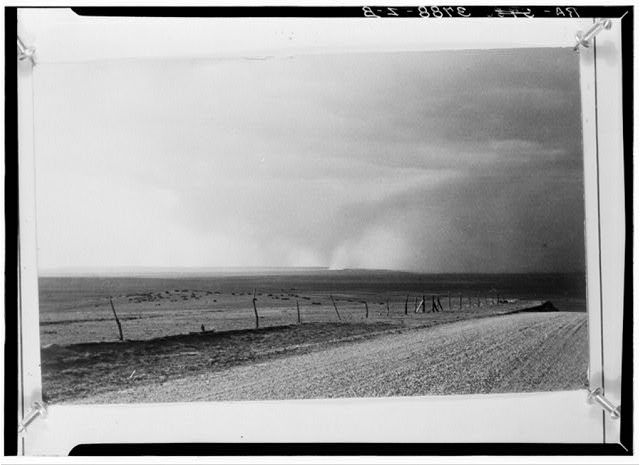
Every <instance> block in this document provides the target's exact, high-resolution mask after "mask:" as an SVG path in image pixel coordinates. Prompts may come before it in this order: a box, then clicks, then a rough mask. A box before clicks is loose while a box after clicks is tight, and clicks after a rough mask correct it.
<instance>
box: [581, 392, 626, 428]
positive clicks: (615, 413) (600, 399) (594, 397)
mask: <svg viewBox="0 0 640 465" xmlns="http://www.w3.org/2000/svg"><path fill="white" fill-rule="evenodd" d="M588 400H589V402H590V403H594V402H595V403H597V404H599V405H600V406H601V407H602V408H603V409H604V410H605V411H607V412H608V413H609V415H611V418H612V419H613V420H618V419H620V406H617V407H616V406H615V405H614V404H613V403H612V402H611V401H610V400H609V399H607V398H606V397H605V396H604V395H602V388H600V387H597V388H595V389H592V390H591V391H589V397H588Z"/></svg>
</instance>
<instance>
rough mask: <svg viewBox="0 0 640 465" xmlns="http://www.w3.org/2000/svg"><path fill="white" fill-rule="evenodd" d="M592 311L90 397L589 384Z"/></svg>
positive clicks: (394, 340)
mask: <svg viewBox="0 0 640 465" xmlns="http://www.w3.org/2000/svg"><path fill="white" fill-rule="evenodd" d="M587 354H588V350H587V333H586V315H585V314H579V313H567V312H557V313H556V312H553V313H537V312H531V313H518V314H512V315H504V316H496V317H490V318H485V319H482V320H477V321H463V322H457V323H451V324H447V325H440V326H436V327H433V328H420V329H415V328H414V329H412V330H405V331H401V332H399V333H396V334H387V335H383V336H379V337H376V338H373V339H369V340H355V339H354V340H351V341H349V342H345V343H343V344H341V345H338V346H334V347H328V348H325V349H323V350H318V351H314V352H309V353H305V354H298V355H293V356H290V357H278V358H273V359H269V360H266V361H262V360H261V363H254V364H246V365H242V366H236V367H232V368H227V369H223V370H219V371H208V370H205V371H203V372H201V373H198V374H194V375H190V376H184V377H181V378H178V379H174V380H170V381H167V382H160V383H149V384H141V385H138V386H133V387H127V388H124V389H122V390H120V391H111V392H105V393H102V394H97V395H94V396H89V397H87V398H85V399H83V400H82V402H87V403H124V402H180V401H184V400H186V399H188V400H193V401H220V400H258V399H301V398H332V397H377V396H412V395H431V394H436V395H437V394H475V393H490V392H522V391H545V390H561V389H565V390H566V389H580V388H583V387H585V385H586V384H585V383H586V372H587V371H586V370H587Z"/></svg>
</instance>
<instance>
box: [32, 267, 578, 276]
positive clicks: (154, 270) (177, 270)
mask: <svg viewBox="0 0 640 465" xmlns="http://www.w3.org/2000/svg"><path fill="white" fill-rule="evenodd" d="M296 271H306V272H313V271H322V272H355V271H358V272H387V273H407V274H437V275H470V274H471V275H523V274H586V270H572V271H571V270H569V271H490V272H482V271H444V272H439V271H418V270H393V269H386V268H332V267H327V266H218V267H188V266H186V267H156V266H132V267H113V268H105V267H56V268H42V269H39V270H38V276H39V277H80V276H87V275H90V276H132V275H133V276H135V275H169V274H189V273H191V274H207V273H231V274H237V273H242V274H250V273H260V272H262V273H265V272H267V273H277V272H289V273H290V272H296Z"/></svg>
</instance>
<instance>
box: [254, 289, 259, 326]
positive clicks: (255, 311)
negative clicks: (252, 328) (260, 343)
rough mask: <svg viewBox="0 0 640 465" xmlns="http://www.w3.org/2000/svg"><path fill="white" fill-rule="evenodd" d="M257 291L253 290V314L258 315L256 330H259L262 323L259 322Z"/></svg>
mask: <svg viewBox="0 0 640 465" xmlns="http://www.w3.org/2000/svg"><path fill="white" fill-rule="evenodd" d="M256 300H258V299H256V290H255V289H254V290H253V313H255V315H256V329H258V328H259V327H260V322H259V320H258V309H257V307H256Z"/></svg>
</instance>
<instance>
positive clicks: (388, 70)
mask: <svg viewBox="0 0 640 465" xmlns="http://www.w3.org/2000/svg"><path fill="white" fill-rule="evenodd" d="M35 73H36V74H35V101H36V126H35V134H36V178H37V221H38V223H37V226H38V248H39V254H38V261H39V267H40V268H41V269H42V270H48V269H49V270H50V269H55V268H64V267H79V268H87V267H100V268H105V267H106V268H111V267H132V266H133V267H136V266H148V267H154V266H158V267H173V266H175V267H199V266H202V267H224V266H243V267H246V266H328V267H333V268H343V267H350V268H388V269H399V270H416V271H427V272H522V271H576V270H584V263H585V258H584V201H583V164H582V136H581V116H580V86H579V64H578V56H577V55H576V54H575V53H572V51H571V49H536V50H534V49H528V50H525V49H523V50H495V51H458V52H438V53H434V52H429V53H385V54H349V55H325V56H302V57H294V58H288V59H287V58H282V59H268V60H232V61H205V60H192V61H188V60H184V61H171V60H167V61H144V62H135V61H126V62H105V63H93V64H59V65H46V64H43V65H42V66H38V67H37V68H36V72H35Z"/></svg>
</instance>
